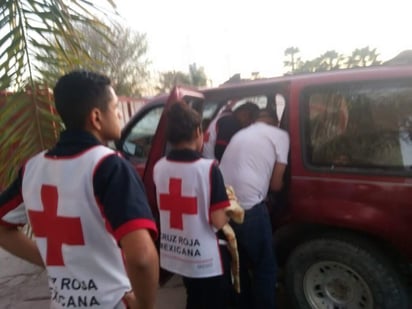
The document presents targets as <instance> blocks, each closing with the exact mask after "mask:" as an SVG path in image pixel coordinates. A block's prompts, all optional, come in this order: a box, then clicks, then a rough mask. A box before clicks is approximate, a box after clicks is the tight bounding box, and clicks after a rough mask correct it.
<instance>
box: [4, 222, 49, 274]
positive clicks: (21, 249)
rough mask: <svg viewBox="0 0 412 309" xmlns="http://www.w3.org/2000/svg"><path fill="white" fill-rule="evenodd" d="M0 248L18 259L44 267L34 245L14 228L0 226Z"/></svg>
mask: <svg viewBox="0 0 412 309" xmlns="http://www.w3.org/2000/svg"><path fill="white" fill-rule="evenodd" d="M0 247H2V248H3V249H5V250H6V251H8V252H9V253H11V254H13V255H15V256H18V257H19V258H22V259H24V260H26V261H28V262H30V263H33V264H36V265H38V266H41V267H44V263H43V260H42V257H41V255H40V251H39V249H38V248H37V245H36V243H35V242H34V241H33V240H31V239H30V238H28V237H27V236H26V235H25V234H24V233H23V232H22V231H20V230H18V229H17V228H16V227H6V226H3V225H0Z"/></svg>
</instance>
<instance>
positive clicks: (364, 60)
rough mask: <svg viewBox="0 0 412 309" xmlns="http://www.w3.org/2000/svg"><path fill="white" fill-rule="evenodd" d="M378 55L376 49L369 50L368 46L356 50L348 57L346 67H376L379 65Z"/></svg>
mask: <svg viewBox="0 0 412 309" xmlns="http://www.w3.org/2000/svg"><path fill="white" fill-rule="evenodd" d="M378 56H379V54H378V53H377V52H376V48H373V49H371V48H370V47H369V46H366V47H363V48H356V49H355V50H354V51H353V52H352V55H351V56H349V57H348V60H347V67H348V68H354V67H355V68H356V67H366V66H371V65H378V64H380V63H381V61H380V60H378Z"/></svg>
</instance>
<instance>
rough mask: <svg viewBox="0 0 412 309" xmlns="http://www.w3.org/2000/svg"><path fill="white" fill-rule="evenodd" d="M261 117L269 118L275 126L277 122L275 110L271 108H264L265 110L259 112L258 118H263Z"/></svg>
mask: <svg viewBox="0 0 412 309" xmlns="http://www.w3.org/2000/svg"><path fill="white" fill-rule="evenodd" d="M263 117H269V118H271V119H272V120H273V122H274V123H275V124H276V125H277V124H278V122H279V120H278V115H277V112H276V110H275V109H274V108H271V107H266V108H264V109H262V110H260V112H259V118H263Z"/></svg>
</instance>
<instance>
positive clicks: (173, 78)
mask: <svg viewBox="0 0 412 309" xmlns="http://www.w3.org/2000/svg"><path fill="white" fill-rule="evenodd" d="M207 81H208V79H207V76H206V73H205V71H204V68H203V67H197V65H196V63H193V64H191V65H189V72H188V73H184V72H181V71H167V72H163V73H161V74H160V76H159V85H158V86H157V87H156V90H157V91H158V92H159V93H166V92H169V91H170V90H172V89H173V87H175V86H177V85H183V86H196V87H202V86H206V85H207Z"/></svg>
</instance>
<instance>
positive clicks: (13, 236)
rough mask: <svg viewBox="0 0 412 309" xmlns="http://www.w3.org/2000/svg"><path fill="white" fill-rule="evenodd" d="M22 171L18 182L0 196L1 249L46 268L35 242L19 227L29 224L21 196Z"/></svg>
mask: <svg viewBox="0 0 412 309" xmlns="http://www.w3.org/2000/svg"><path fill="white" fill-rule="evenodd" d="M21 183H22V170H20V172H19V175H18V177H17V178H16V180H15V181H14V182H13V183H12V184H11V185H10V186H9V187H8V188H7V190H6V191H4V192H3V193H2V194H1V195H0V247H2V248H3V249H5V250H6V251H8V252H9V253H11V254H13V255H15V256H18V257H20V258H22V259H24V260H26V261H28V262H30V263H33V264H36V265H39V266H42V267H44V264H43V260H42V258H41V255H40V252H39V250H38V248H37V246H36V244H35V242H34V241H33V240H31V239H29V238H28V237H27V236H26V235H25V234H24V233H23V232H22V231H20V230H19V229H18V226H23V225H24V224H26V223H27V216H26V211H25V208H24V204H23V198H22V195H21V191H20V190H21Z"/></svg>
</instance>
